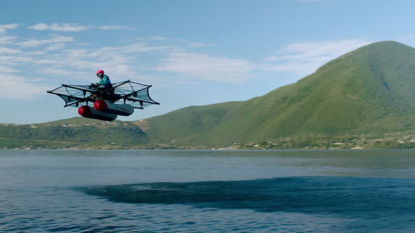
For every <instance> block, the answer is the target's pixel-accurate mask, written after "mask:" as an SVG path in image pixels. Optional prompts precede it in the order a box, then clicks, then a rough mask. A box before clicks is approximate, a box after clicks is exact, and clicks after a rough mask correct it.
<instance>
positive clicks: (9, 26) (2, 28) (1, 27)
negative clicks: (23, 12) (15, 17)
mask: <svg viewBox="0 0 415 233" xmlns="http://www.w3.org/2000/svg"><path fill="white" fill-rule="evenodd" d="M18 27H19V24H17V23H12V24H2V25H0V35H1V34H4V33H6V31H7V30H11V29H16V28H18Z"/></svg>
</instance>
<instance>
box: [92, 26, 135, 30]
mask: <svg viewBox="0 0 415 233" xmlns="http://www.w3.org/2000/svg"><path fill="white" fill-rule="evenodd" d="M98 28H99V29H102V30H119V29H131V28H130V27H126V26H100V27H98Z"/></svg>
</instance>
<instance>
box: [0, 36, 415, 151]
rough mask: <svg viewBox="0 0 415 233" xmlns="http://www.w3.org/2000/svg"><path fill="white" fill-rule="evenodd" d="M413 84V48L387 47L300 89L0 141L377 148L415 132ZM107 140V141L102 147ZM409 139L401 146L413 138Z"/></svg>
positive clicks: (56, 125)
mask: <svg viewBox="0 0 415 233" xmlns="http://www.w3.org/2000/svg"><path fill="white" fill-rule="evenodd" d="M414 86H415V49H414V48H411V47H409V46H406V45H403V44H400V43H398V42H393V41H383V42H377V43H373V44H370V45H366V46H363V47H361V48H358V49H356V50H354V51H351V52H349V53H346V54H344V55H342V56H340V57H338V58H336V59H333V60H332V61H330V62H328V63H326V64H324V65H323V66H321V67H320V68H319V69H317V70H316V71H315V72H314V73H313V74H310V75H308V76H306V77H304V78H302V79H300V80H298V81H297V82H296V83H293V84H289V85H286V86H282V87H279V88H277V89H275V90H273V91H271V92H269V93H266V94H264V95H262V96H259V97H255V98H252V99H249V100H247V101H231V102H225V103H217V104H211V105H206V106H189V107H186V108H182V109H178V110H175V111H172V112H170V113H167V114H164V115H161V116H156V117H152V118H148V119H144V120H140V121H135V122H119V121H116V122H114V123H105V122H99V121H92V120H88V119H81V118H72V119H68V120H60V121H55V122H48V123H43V124H32V125H34V127H35V128H33V127H32V126H28V125H27V126H21V127H25V130H26V131H23V130H17V131H16V130H11V128H7V127H8V126H1V127H0V133H1V134H0V137H1V138H9V139H16V138H20V139H22V140H29V139H30V136H31V135H32V136H36V137H38V138H37V139H39V140H55V141H56V140H58V141H59V140H67V141H68V143H69V144H70V146H73V147H85V146H92V147H94V146H95V147H96V146H98V145H100V143H101V144H103V145H106V146H104V147H102V146H99V148H107V147H108V144H110V145H111V146H109V148H125V147H127V148H210V147H223V146H234V145H254V144H256V143H258V142H264V141H268V142H273V141H274V142H277V141H278V142H281V145H280V146H281V147H286V148H297V147H300V148H305V147H309V146H310V147H313V145H314V144H315V143H314V142H317V141H318V143H317V144H316V145H315V146H314V147H317V148H321V147H323V148H324V147H326V146H327V148H328V147H329V146H328V145H329V144H330V140H332V139H330V138H337V139H336V140H342V141H349V142H351V141H353V143H351V144H350V143H349V144H347V143H346V145H348V146H349V147H350V145H352V144H353V145H355V146H356V145H357V144H359V143H361V142H363V141H365V140H366V139H367V137H366V136H365V137H364V138H365V139H359V137H358V136H356V135H377V136H376V137H380V139H373V140H372V139H370V140H372V141H373V142H372V144H371V145H372V146H374V145H375V144H376V143H378V142H382V143H383V141H385V140H383V139H382V138H390V137H389V136H388V137H387V136H385V135H386V134H390V133H401V132H409V134H410V135H412V133H413V132H415V125H414V124H413V122H414V121H415V94H414V93H413V90H412V89H413V87H414ZM16 127H17V126H16ZM36 128H37V129H36ZM39 129H41V130H43V131H42V132H44V134H39V131H41V130H39ZM86 130H88V131H90V132H87V133H86V132H84V131H86ZM35 131H38V132H35ZM64 134H69V135H72V137H75V138H73V139H72V138H68V135H64ZM103 134H105V135H106V136H105V137H106V139H105V140H101V141H102V142H100V140H98V139H99V137H102V135H103ZM409 134H408V135H409ZM350 135H355V136H353V137H349V136H350ZM345 137H347V138H348V139H345ZM408 137H409V136H408ZM408 137H406V138H404V139H402V140H403V141H405V140H406V141H408V143H409V142H410V141H411V140H413V139H412V138H408ZM411 137H412V136H411ZM414 137H415V136H414ZM97 138H98V139H97ZM356 138H357V139H356ZM369 138H370V137H369ZM350 140H351V141H350ZM382 140H383V141H382ZM391 140H392V139H391ZM393 140H395V142H396V141H397V140H398V139H396V138H395V139H393ZM399 140H401V139H399ZM366 141H367V140H366ZM413 141H414V142H415V138H414V140H413ZM297 142H298V143H297ZM300 142H301V143H300ZM313 143H314V144H313ZM356 143H357V144H356ZM411 143H412V142H410V144H411ZM274 144H275V143H274ZM277 144H278V143H277ZM340 144H341V143H340ZM392 144H393V143H392ZM392 144H390V145H392ZM393 145H394V146H395V147H397V146H399V145H400V144H396V145H395V144H393ZM405 145H406V144H405ZM411 145H412V144H411ZM0 146H1V139H0ZM60 146H62V145H60ZM68 146H69V145H68ZM68 146H67V147H68ZM413 146H414V147H415V144H414V145H413ZM349 147H347V148H349Z"/></svg>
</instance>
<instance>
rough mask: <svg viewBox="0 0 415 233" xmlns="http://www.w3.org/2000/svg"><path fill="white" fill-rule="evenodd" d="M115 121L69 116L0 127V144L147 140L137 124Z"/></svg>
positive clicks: (122, 143)
mask: <svg viewBox="0 0 415 233" xmlns="http://www.w3.org/2000/svg"><path fill="white" fill-rule="evenodd" d="M114 123H116V124H108V123H105V122H102V121H97V120H90V119H84V118H71V119H66V120H60V121H54V122H48V123H44V124H34V125H19V126H12V125H8V126H0V147H4V146H8V147H14V146H16V147H19V146H22V145H26V146H29V145H33V146H36V147H42V146H44V147H51V146H52V147H90V146H111V147H134V146H136V147H139V146H142V145H144V144H148V143H149V140H148V138H147V136H146V134H145V133H144V132H143V131H142V130H141V129H140V128H139V127H138V126H136V125H134V124H132V123H122V122H114ZM16 140H17V141H16ZM111 143H112V144H111Z"/></svg>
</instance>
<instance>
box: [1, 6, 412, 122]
mask: <svg viewBox="0 0 415 233" xmlns="http://www.w3.org/2000/svg"><path fill="white" fill-rule="evenodd" d="M414 9H415V2H414V1H410V0H406V1H405V0H279V1H276V0H261V1H256V0H249V1H248V0H225V1H223V0H209V1H201V0H185V1H184V0H175V1H170V0H163V1H161V0H151V1H150V0H146V1H138V0H136V1H133V0H123V1H106V0H99V1H95V0H89V1H83V0H82V1H81V0H78V1H77V0H71V1H66V0H59V1H54V0H49V1H47V0H37V1H28V0H27V1H22V0H17V1H6V0H0V106H1V114H0V122H2V123H18V124H28V123H40V122H47V121H52V120H58V119H64V118H69V117H74V116H78V114H77V109H76V108H63V107H62V106H63V104H64V103H63V101H62V100H61V99H60V98H58V97H56V96H52V95H49V94H46V90H50V89H53V88H55V87H58V86H59V85H60V84H62V83H65V84H90V83H92V82H97V81H98V79H97V77H96V76H95V72H96V71H97V70H98V69H103V70H105V71H106V73H107V74H108V75H109V76H110V78H111V80H112V82H118V81H123V80H126V79H131V80H133V81H136V82H141V83H146V84H152V85H153V87H152V88H151V89H150V92H151V96H152V97H153V99H154V100H156V101H158V102H160V103H161V105H160V106H151V107H149V108H147V109H145V110H144V111H140V110H138V111H136V113H134V115H132V116H130V117H120V118H119V119H120V120H138V119H144V118H148V117H151V116H155V115H160V114H164V113H167V112H170V111H173V110H176V109H179V108H183V107H186V106H190V105H206V104H213V103H220V102H227V101H240V100H247V99H250V98H253V97H256V96H261V95H264V94H266V93H267V92H269V91H271V90H274V89H276V88H278V87H280V86H283V85H287V84H290V83H294V82H296V81H297V80H298V79H300V78H302V77H304V76H306V75H308V74H311V73H313V72H314V71H315V70H316V69H317V68H318V67H320V66H321V65H323V64H324V63H326V62H328V61H330V60H331V59H334V58H336V57H338V56H340V55H342V54H344V53H347V52H349V51H351V50H354V49H356V48H359V47H361V46H364V45H367V44H370V43H373V42H376V41H383V40H395V41H399V42H401V43H404V44H407V45H409V46H413V47H414V46H415V26H414V25H415V24H414V23H415V14H414V13H413V10H414ZM252 111H255V109H252Z"/></svg>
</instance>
